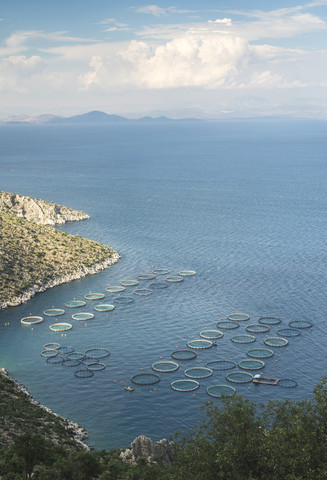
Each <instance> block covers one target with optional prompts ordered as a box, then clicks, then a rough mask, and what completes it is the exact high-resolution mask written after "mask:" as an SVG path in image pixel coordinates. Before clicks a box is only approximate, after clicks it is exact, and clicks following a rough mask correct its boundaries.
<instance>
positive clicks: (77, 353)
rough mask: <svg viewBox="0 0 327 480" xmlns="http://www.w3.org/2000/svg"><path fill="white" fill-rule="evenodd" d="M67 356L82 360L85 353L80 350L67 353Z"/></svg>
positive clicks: (71, 358)
mask: <svg viewBox="0 0 327 480" xmlns="http://www.w3.org/2000/svg"><path fill="white" fill-rule="evenodd" d="M67 358H68V359H69V360H80V361H81V362H82V361H83V360H84V358H85V354H84V353H81V352H71V353H68V354H67Z"/></svg>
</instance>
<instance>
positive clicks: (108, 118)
mask: <svg viewBox="0 0 327 480" xmlns="http://www.w3.org/2000/svg"><path fill="white" fill-rule="evenodd" d="M181 120H183V121H195V120H196V119H194V118H193V119H192V118H186V119H180V120H174V119H172V118H168V117H164V116H161V117H142V118H138V119H129V118H126V117H121V116H120V115H109V114H108V113H105V112H101V111H99V110H93V111H91V112H87V113H83V114H82V115H73V116H72V117H60V116H57V115H50V114H49V115H44V114H43V115H37V116H29V115H13V116H11V117H8V118H6V119H4V120H2V121H1V122H0V123H2V124H45V123H47V124H49V123H50V124H63V123H75V124H76V123H78V124H85V123H128V122H176V121H181Z"/></svg>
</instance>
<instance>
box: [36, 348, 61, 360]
mask: <svg viewBox="0 0 327 480" xmlns="http://www.w3.org/2000/svg"><path fill="white" fill-rule="evenodd" d="M40 355H41V357H45V358H49V357H56V356H57V355H58V350H50V349H45V350H42V352H41V353H40Z"/></svg>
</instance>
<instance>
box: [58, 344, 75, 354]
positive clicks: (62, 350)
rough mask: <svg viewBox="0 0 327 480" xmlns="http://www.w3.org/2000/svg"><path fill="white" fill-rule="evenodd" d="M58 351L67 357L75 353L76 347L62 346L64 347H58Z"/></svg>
mask: <svg viewBox="0 0 327 480" xmlns="http://www.w3.org/2000/svg"><path fill="white" fill-rule="evenodd" d="M57 350H58V352H59V353H63V354H65V355H67V354H68V353H73V352H74V350H75V348H74V347H65V346H62V347H58V348H57Z"/></svg>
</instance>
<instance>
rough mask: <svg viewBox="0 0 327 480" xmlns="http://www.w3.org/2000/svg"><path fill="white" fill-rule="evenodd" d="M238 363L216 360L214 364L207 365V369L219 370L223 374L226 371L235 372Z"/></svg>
mask: <svg viewBox="0 0 327 480" xmlns="http://www.w3.org/2000/svg"><path fill="white" fill-rule="evenodd" d="M236 365H237V364H236V363H235V362H233V361H232V360H214V361H213V362H209V363H207V367H208V368H210V369H211V370H217V371H219V372H223V371H226V370H233V368H235V367H236Z"/></svg>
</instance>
